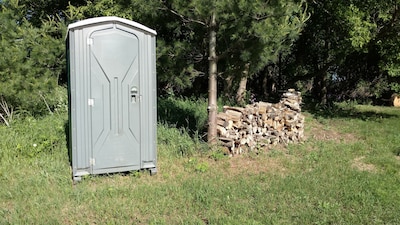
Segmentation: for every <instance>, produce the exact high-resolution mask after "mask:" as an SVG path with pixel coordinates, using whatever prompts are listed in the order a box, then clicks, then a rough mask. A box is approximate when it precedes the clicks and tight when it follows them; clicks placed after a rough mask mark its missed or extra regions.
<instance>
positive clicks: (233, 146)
mask: <svg viewBox="0 0 400 225" xmlns="http://www.w3.org/2000/svg"><path fill="white" fill-rule="evenodd" d="M301 101H302V98H301V93H300V92H297V91H295V90H294V89H289V90H288V91H287V92H286V93H284V94H283V95H282V98H281V100H280V101H279V102H278V103H275V104H273V103H268V102H256V103H254V104H250V105H246V106H245V107H244V108H242V107H230V106H224V107H223V112H220V113H218V115H217V123H218V126H217V129H218V136H219V140H220V142H221V143H222V145H224V146H226V147H227V148H228V149H229V151H230V154H242V153H244V152H248V151H253V150H259V149H260V148H270V147H271V146H274V145H277V144H289V143H298V142H300V141H302V140H303V138H304V116H303V115H302V114H301Z"/></svg>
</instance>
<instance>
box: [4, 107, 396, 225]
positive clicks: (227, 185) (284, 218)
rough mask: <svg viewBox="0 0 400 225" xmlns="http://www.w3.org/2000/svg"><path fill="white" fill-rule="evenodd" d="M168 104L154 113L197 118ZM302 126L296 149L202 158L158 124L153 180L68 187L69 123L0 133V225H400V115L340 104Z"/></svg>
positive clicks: (203, 152) (55, 117)
mask: <svg viewBox="0 0 400 225" xmlns="http://www.w3.org/2000/svg"><path fill="white" fill-rule="evenodd" d="M175 102H176V104H175V105H164V107H167V108H164V109H163V108H161V109H163V110H166V111H168V110H173V109H174V108H175V107H176V105H181V107H183V108H185V107H187V109H190V108H192V107H194V108H196V107H195V105H196V103H195V102H194V101H189V100H188V99H182V100H179V99H175ZM189 102H190V103H189ZM203 104H204V103H202V102H201V103H199V104H198V105H203ZM168 106H170V107H171V108H170V109H168ZM161 109H160V110H161ZM195 112H196V110H194V109H193V108H192V110H190V112H189V113H188V114H189V115H192V116H194V114H195ZM204 114H206V112H205V113H204ZM305 115H306V125H307V126H306V136H307V141H305V142H304V143H303V144H300V145H289V146H288V147H286V148H283V147H276V148H275V149H272V150H269V151H262V152H260V153H258V154H251V153H250V154H247V155H242V156H235V157H233V158H229V157H227V156H224V155H223V154H222V153H221V152H219V151H212V152H210V151H208V146H207V145H206V144H205V142H204V141H202V140H200V138H199V136H193V135H192V134H191V132H189V131H188V128H187V126H186V124H183V125H182V126H177V124H179V123H173V124H168V123H167V122H163V123H160V124H159V125H158V165H157V166H158V168H159V173H158V174H157V175H156V176H150V175H149V174H148V173H147V172H145V171H142V172H140V171H139V172H131V173H124V174H108V175H98V176H88V177H85V178H84V179H83V181H81V182H80V183H78V184H76V185H75V186H74V185H73V184H72V178H71V171H70V161H69V157H68V150H67V143H66V136H65V134H66V132H65V124H66V123H67V116H66V113H65V112H64V113H54V114H52V115H48V116H46V117H42V118H33V117H26V118H24V119H17V120H14V122H13V123H12V124H11V126H10V127H7V126H0V135H1V137H2V141H1V142H0V199H1V201H0V224H26V223H31V224H49V223H51V224H93V223H105V224H132V223H133V224H206V223H209V224H249V223H250V224H328V223H330V224H332V223H334V224H371V223H372V224H398V223H400V218H399V217H398V216H397V213H398V210H399V205H398V202H400V194H399V193H400V187H399V185H398V184H399V182H400V158H399V154H400V136H399V132H398V127H400V120H399V118H400V111H399V110H398V109H395V108H386V107H375V106H361V105H357V104H353V103H351V104H349V103H346V104H343V103H342V104H336V108H335V109H333V110H331V111H327V110H324V111H318V110H313V111H309V112H305ZM183 120H185V119H183ZM181 122H182V121H181Z"/></svg>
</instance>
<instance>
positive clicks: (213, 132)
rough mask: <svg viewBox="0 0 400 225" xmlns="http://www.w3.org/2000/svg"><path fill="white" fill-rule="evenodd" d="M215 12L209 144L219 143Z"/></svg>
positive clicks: (211, 54)
mask: <svg viewBox="0 0 400 225" xmlns="http://www.w3.org/2000/svg"><path fill="white" fill-rule="evenodd" d="M216 25H217V24H216V18H215V12H213V13H212V15H211V23H210V31H209V32H210V34H209V35H210V36H209V38H210V39H209V59H208V60H209V75H208V76H209V77H208V133H207V140H208V143H210V144H213V143H215V142H216V141H217V72H218V71H217V63H218V58H217V53H216V45H217V32H216Z"/></svg>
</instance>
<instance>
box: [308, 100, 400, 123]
mask: <svg viewBox="0 0 400 225" xmlns="http://www.w3.org/2000/svg"><path fill="white" fill-rule="evenodd" d="M357 106H358V105H357V104H356V103H353V102H344V103H329V104H327V105H319V104H315V103H309V102H308V103H305V104H304V105H303V111H306V112H309V113H311V114H312V115H313V116H314V117H322V118H326V119H331V118H349V119H360V120H364V121H377V120H381V119H387V118H398V117H400V111H398V112H397V111H394V110H395V109H394V108H391V107H383V106H381V107H380V110H378V109H377V108H372V106H371V107H365V108H362V109H361V108H360V107H357Z"/></svg>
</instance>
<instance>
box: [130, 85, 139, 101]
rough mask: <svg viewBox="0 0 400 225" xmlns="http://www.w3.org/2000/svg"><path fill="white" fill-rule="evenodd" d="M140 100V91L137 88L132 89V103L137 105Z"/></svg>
mask: <svg viewBox="0 0 400 225" xmlns="http://www.w3.org/2000/svg"><path fill="white" fill-rule="evenodd" d="M138 100H140V97H139V91H138V89H137V87H132V88H131V102H132V103H136V102H137V101H138Z"/></svg>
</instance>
